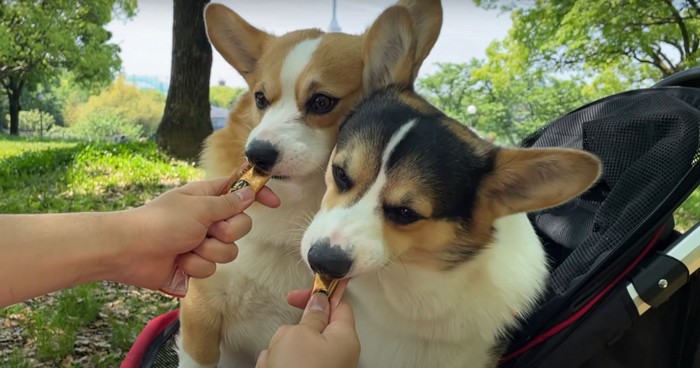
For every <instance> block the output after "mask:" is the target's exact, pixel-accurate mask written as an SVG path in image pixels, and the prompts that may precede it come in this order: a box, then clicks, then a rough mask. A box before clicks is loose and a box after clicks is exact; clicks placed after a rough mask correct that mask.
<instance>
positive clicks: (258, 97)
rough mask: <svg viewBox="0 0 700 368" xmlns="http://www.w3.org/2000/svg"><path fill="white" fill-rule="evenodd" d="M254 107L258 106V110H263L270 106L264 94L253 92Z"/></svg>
mask: <svg viewBox="0 0 700 368" xmlns="http://www.w3.org/2000/svg"><path fill="white" fill-rule="evenodd" d="M255 105H257V106H258V109H260V110H264V109H265V108H266V107H267V106H269V105H270V102H269V101H267V97H265V94H264V93H262V92H259V91H258V92H255Z"/></svg>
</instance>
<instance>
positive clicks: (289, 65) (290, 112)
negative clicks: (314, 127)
mask: <svg viewBox="0 0 700 368" xmlns="http://www.w3.org/2000/svg"><path fill="white" fill-rule="evenodd" d="M320 42H321V38H314V39H307V40H304V41H301V42H299V43H298V44H296V45H295V46H294V47H293V48H292V50H291V51H289V54H287V56H286V57H285V58H284V62H283V63H282V69H281V70H280V76H279V82H280V87H281V88H280V92H281V94H280V97H279V99H278V100H277V101H275V102H274V103H273V104H272V105H271V106H270V107H268V110H267V111H266V112H265V115H264V116H263V118H262V120H261V121H260V124H259V125H258V126H257V127H255V129H253V131H252V132H251V134H250V136H249V137H248V142H251V141H252V140H254V139H261V140H266V141H270V142H271V143H272V144H278V143H280V142H281V141H285V140H286V139H285V136H284V135H285V132H284V131H282V132H281V131H279V130H278V129H279V128H280V125H283V124H285V123H289V122H293V121H295V120H297V119H299V118H300V117H301V114H300V112H299V109H298V108H297V96H296V88H295V87H296V84H297V80H298V79H299V77H300V76H301V74H302V73H303V72H304V70H305V69H306V66H307V65H308V64H309V62H311V59H312V57H313V55H314V52H315V51H316V48H318V45H319V43H320ZM286 133H287V135H290V137H289V138H290V139H291V138H294V139H293V140H296V138H297V137H296V135H298V132H286Z"/></svg>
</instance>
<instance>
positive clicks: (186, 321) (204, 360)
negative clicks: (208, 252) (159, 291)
mask: <svg viewBox="0 0 700 368" xmlns="http://www.w3.org/2000/svg"><path fill="white" fill-rule="evenodd" d="M192 281H193V282H192V283H191V287H190V290H189V291H188V293H187V297H186V298H183V299H182V300H181V308H180V314H179V319H180V328H181V329H184V330H187V331H188V333H187V334H183V335H182V343H183V346H186V347H187V353H189V354H190V356H191V357H193V358H195V359H197V361H198V362H199V363H201V364H205V365H214V364H217V363H218V361H219V355H220V354H219V346H218V344H217V342H218V338H214V337H215V336H219V335H221V322H222V315H221V313H220V312H219V311H217V310H216V309H215V308H212V306H211V304H210V303H209V301H208V300H207V299H206V295H205V294H203V293H202V292H201V288H198V287H197V284H198V280H192Z"/></svg>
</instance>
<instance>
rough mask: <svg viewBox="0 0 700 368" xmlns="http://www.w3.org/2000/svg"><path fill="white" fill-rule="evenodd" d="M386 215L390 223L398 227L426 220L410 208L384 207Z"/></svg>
mask: <svg viewBox="0 0 700 368" xmlns="http://www.w3.org/2000/svg"><path fill="white" fill-rule="evenodd" d="M384 214H385V216H386V217H387V218H388V219H389V221H391V222H393V223H395V224H397V225H408V224H412V223H414V222H416V221H418V220H422V219H423V218H424V217H423V216H421V215H419V214H418V213H417V212H416V211H414V210H412V209H410V208H408V207H391V206H384Z"/></svg>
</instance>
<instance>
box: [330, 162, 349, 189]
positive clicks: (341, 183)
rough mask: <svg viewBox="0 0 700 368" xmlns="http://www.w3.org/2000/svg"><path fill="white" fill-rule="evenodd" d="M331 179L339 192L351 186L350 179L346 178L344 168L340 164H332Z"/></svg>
mask: <svg viewBox="0 0 700 368" xmlns="http://www.w3.org/2000/svg"><path fill="white" fill-rule="evenodd" d="M333 180H335V185H336V186H337V187H338V191H339V192H341V193H343V192H345V191H347V190H348V189H350V187H351V186H352V180H350V178H348V175H347V174H346V173H345V170H343V168H342V167H340V166H336V165H333Z"/></svg>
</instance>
